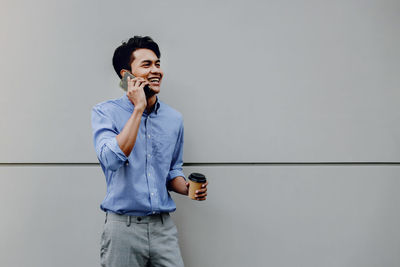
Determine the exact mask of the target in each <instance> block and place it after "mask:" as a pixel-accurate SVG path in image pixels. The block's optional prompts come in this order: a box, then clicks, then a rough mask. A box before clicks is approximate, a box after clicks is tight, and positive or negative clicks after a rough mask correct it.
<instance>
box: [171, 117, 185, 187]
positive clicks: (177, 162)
mask: <svg viewBox="0 0 400 267" xmlns="http://www.w3.org/2000/svg"><path fill="white" fill-rule="evenodd" d="M183 132H184V129H183V122H181V126H180V129H179V135H178V139H177V142H176V145H175V150H174V154H173V157H172V161H171V167H170V170H169V173H168V181H171V180H172V179H174V178H176V177H178V176H182V177H183V178H185V174H184V173H183V170H182V165H183V136H184V134H183ZM185 180H186V178H185Z"/></svg>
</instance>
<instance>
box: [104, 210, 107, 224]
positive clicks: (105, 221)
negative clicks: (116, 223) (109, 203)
mask: <svg viewBox="0 0 400 267" xmlns="http://www.w3.org/2000/svg"><path fill="white" fill-rule="evenodd" d="M107 214H108V212H106V218H105V220H104V223H107Z"/></svg>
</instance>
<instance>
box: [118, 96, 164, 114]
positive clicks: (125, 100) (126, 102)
mask: <svg viewBox="0 0 400 267" xmlns="http://www.w3.org/2000/svg"><path fill="white" fill-rule="evenodd" d="M121 100H122V105H123V107H125V108H126V109H127V110H128V111H129V112H132V111H133V108H134V107H135V106H134V105H133V104H132V102H131V101H130V100H129V98H128V96H127V95H126V94H124V95H123V96H122V97H121ZM159 109H160V101H159V100H158V96H156V103H155V104H154V110H153V111H154V113H155V114H157V113H158V110H159ZM144 113H146V114H147V112H146V110H145V111H144Z"/></svg>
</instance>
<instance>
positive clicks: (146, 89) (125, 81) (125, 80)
mask: <svg viewBox="0 0 400 267" xmlns="http://www.w3.org/2000/svg"><path fill="white" fill-rule="evenodd" d="M128 77H130V78H131V79H134V78H135V76H133V74H132V73H130V72H128V71H125V73H124V76H123V77H122V79H121V82H120V83H119V86H120V87H121V88H122V89H123V90H124V91H128ZM143 90H144V94H145V95H146V98H150V97H152V96H153V95H154V94H155V92H154V91H153V90H151V88H150V86H149V85H148V84H146V85H145V86H144V88H143Z"/></svg>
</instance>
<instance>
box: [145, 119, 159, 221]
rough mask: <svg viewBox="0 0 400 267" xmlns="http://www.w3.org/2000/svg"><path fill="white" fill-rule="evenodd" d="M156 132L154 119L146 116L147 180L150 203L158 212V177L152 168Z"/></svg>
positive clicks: (152, 209)
mask: <svg viewBox="0 0 400 267" xmlns="http://www.w3.org/2000/svg"><path fill="white" fill-rule="evenodd" d="M154 137H155V136H154V134H153V132H152V119H151V117H150V115H148V116H147V118H146V141H147V142H146V175H147V182H148V186H149V194H150V205H151V211H152V213H153V214H154V213H157V211H158V210H159V203H158V196H157V195H158V192H157V187H156V186H155V184H156V183H155V182H156V177H155V172H154V170H153V168H152V164H151V163H152V156H153V150H152V147H153V146H152V142H153V141H154Z"/></svg>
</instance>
